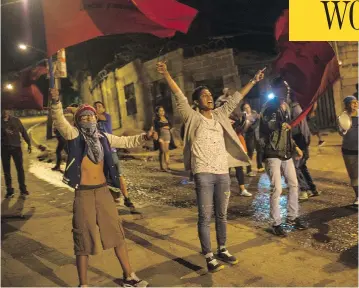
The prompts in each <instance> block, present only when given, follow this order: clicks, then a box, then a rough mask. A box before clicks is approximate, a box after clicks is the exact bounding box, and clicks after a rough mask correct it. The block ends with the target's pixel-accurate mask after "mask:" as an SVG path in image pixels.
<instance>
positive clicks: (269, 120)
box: [260, 77, 307, 237]
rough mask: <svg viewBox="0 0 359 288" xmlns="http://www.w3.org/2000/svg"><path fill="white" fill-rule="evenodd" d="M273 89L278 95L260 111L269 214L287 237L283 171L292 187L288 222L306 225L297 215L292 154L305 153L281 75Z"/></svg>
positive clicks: (276, 228) (277, 232) (276, 230)
mask: <svg viewBox="0 0 359 288" xmlns="http://www.w3.org/2000/svg"><path fill="white" fill-rule="evenodd" d="M271 88H272V91H273V93H274V95H276V96H275V98H274V99H272V100H270V101H268V102H267V103H266V104H265V105H264V107H263V108H262V112H261V114H262V115H261V122H260V137H261V142H262V143H263V147H264V161H265V166H266V171H267V173H268V176H269V179H270V181H271V185H272V187H273V189H272V191H271V196H270V215H271V218H272V219H273V222H274V223H273V233H274V234H275V235H277V236H281V237H285V236H287V232H286V231H285V230H284V229H283V225H282V219H281V211H280V204H279V201H280V196H281V194H282V173H283V175H284V177H285V178H286V181H287V183H288V187H289V194H288V217H287V223H288V224H289V225H291V226H294V227H295V228H296V229H299V230H303V229H306V228H307V226H306V225H305V224H304V223H303V222H302V220H301V219H300V218H299V217H298V211H299V205H298V180H297V174H296V170H295V166H294V162H293V159H292V157H293V156H294V157H295V158H296V160H298V159H300V158H302V157H303V152H302V151H301V150H300V149H299V147H297V145H296V144H295V142H294V141H293V139H292V132H291V127H290V125H289V124H288V123H290V121H291V115H290V108H289V106H288V104H287V102H288V100H289V99H288V98H289V95H290V87H289V85H288V83H287V82H285V81H284V80H283V79H282V78H281V77H278V78H275V79H273V80H272V83H271Z"/></svg>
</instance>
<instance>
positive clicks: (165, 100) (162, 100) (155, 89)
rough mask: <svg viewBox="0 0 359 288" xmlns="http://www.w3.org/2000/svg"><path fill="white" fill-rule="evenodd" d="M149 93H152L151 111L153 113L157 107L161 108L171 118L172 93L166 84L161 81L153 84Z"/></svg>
mask: <svg viewBox="0 0 359 288" xmlns="http://www.w3.org/2000/svg"><path fill="white" fill-rule="evenodd" d="M151 92H152V103H153V111H155V109H156V107H157V106H162V107H163V108H164V109H165V111H166V114H167V115H168V116H169V117H170V118H172V116H173V107H172V93H171V90H170V88H169V87H168V85H167V83H165V82H164V81H163V80H159V81H156V82H153V85H152V91H151ZM171 120H172V119H171Z"/></svg>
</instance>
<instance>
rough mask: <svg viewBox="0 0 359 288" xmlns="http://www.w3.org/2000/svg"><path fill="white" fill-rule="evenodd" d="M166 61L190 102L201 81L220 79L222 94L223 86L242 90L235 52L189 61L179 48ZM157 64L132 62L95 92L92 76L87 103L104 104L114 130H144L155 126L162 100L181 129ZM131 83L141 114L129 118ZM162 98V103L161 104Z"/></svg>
mask: <svg viewBox="0 0 359 288" xmlns="http://www.w3.org/2000/svg"><path fill="white" fill-rule="evenodd" d="M164 59H166V61H167V67H168V71H169V72H170V73H171V75H172V77H173V79H174V80H175V81H176V83H177V84H178V85H179V87H180V88H181V89H182V91H184V93H185V95H187V97H189V102H191V101H192V100H191V99H190V98H191V97H190V96H188V95H191V93H192V91H193V89H194V88H195V86H196V85H197V84H198V83H199V82H201V81H202V82H203V81H204V82H206V81H211V80H213V79H215V80H217V82H216V83H217V86H218V87H216V88H217V89H218V91H222V90H223V87H229V88H233V89H239V88H240V78H239V76H238V72H237V67H236V65H235V63H234V57H233V52H232V50H231V49H225V50H221V51H218V52H213V53H209V54H206V55H202V56H197V57H193V58H188V59H185V58H184V57H183V50H182V49H178V50H176V51H173V52H170V53H168V54H166V55H165V56H164ZM157 61H158V59H157V58H156V59H152V60H150V61H147V62H144V63H142V62H141V61H140V60H135V61H133V62H131V63H128V64H127V65H125V66H123V67H121V68H118V69H116V70H115V71H113V72H110V73H108V74H107V76H106V78H105V79H104V80H102V82H101V83H100V84H99V85H97V86H96V87H94V89H93V90H92V93H91V92H90V91H91V89H90V88H91V85H92V81H91V77H88V78H87V79H85V80H84V81H83V83H82V85H81V96H82V99H83V102H86V103H91V104H92V103H93V102H94V101H102V102H103V103H104V104H105V106H106V110H107V112H108V113H110V114H111V116H112V125H113V128H114V129H117V128H123V129H124V130H130V129H134V130H136V129H138V130H141V129H148V128H150V127H151V125H152V123H153V118H154V116H155V114H154V108H155V107H156V106H157V105H161V103H162V102H161V101H165V102H166V103H167V104H168V105H167V107H168V109H167V110H168V111H169V112H170V113H169V114H170V115H169V116H170V118H171V120H172V121H173V123H174V125H175V127H177V128H179V127H180V125H181V124H182V123H181V119H180V117H179V115H178V113H177V109H176V105H175V98H174V95H172V93H170V91H169V87H168V85H167V84H166V81H165V80H164V78H163V76H162V75H161V74H159V73H157V71H156V63H157ZM202 82H201V83H202ZM130 84H133V85H134V91H135V98H136V110H137V112H136V113H135V114H133V115H128V109H127V107H126V95H125V86H126V85H130ZM155 86H156V87H157V88H158V87H159V86H161V89H162V90H163V89H165V90H166V91H164V92H163V91H162V92H163V93H164V94H165V95H164V96H163V95H162V96H161V95H156V93H157V94H158V93H159V92H158V89H157V88H156V87H155ZM154 88H156V89H157V90H156V89H154ZM162 92H161V93H162ZM159 96H160V97H159ZM214 96H215V97H218V96H220V94H218V93H216V94H215V95H214ZM161 97H162V98H161ZM158 98H159V99H160V100H161V101H158Z"/></svg>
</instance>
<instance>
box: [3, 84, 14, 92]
mask: <svg viewBox="0 0 359 288" xmlns="http://www.w3.org/2000/svg"><path fill="white" fill-rule="evenodd" d="M5 90H8V91H12V90H14V85H12V84H11V83H7V84H5Z"/></svg>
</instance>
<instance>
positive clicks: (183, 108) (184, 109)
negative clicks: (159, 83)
mask: <svg viewBox="0 0 359 288" xmlns="http://www.w3.org/2000/svg"><path fill="white" fill-rule="evenodd" d="M157 71H158V73H160V74H162V75H163V77H164V78H165V79H166V81H167V84H168V86H169V87H170V89H171V91H172V93H173V94H174V95H175V99H176V104H177V109H178V113H179V114H180V115H181V117H182V118H183V121H184V122H186V121H187V120H188V118H189V117H190V116H191V115H192V114H195V113H196V112H195V111H194V110H193V109H192V108H191V106H190V105H189V104H188V99H187V97H186V96H185V95H184V94H183V92H182V90H181V89H180V88H179V87H178V85H177V83H176V82H175V81H174V80H173V78H172V77H171V75H170V73H169V72H168V70H167V65H166V63H164V62H158V63H157Z"/></svg>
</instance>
